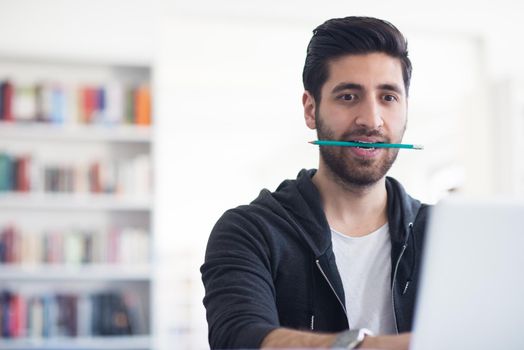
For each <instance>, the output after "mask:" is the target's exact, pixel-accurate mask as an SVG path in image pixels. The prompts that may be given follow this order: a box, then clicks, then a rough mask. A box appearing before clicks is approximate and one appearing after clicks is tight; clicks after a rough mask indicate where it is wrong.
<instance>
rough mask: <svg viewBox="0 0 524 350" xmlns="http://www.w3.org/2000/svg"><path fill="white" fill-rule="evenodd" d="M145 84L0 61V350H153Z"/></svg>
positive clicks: (83, 70)
mask: <svg viewBox="0 0 524 350" xmlns="http://www.w3.org/2000/svg"><path fill="white" fill-rule="evenodd" d="M151 76H152V74H151V67H149V66H148V65H146V64H137V63H133V62H131V63H129V62H101V61H96V62H79V61H71V62H68V61H64V60H62V59H61V58H60V57H54V58H53V57H23V58H16V59H14V58H12V57H3V56H0V281H1V283H0V348H1V349H122V350H124V349H137V350H138V349H151V348H152V347H153V345H152V344H153V341H152V336H151V323H152V319H153V316H152V308H151V301H152V297H153V294H154V293H153V292H152V288H153V285H154V281H153V275H154V271H153V267H152V265H151V261H152V257H151V247H152V243H153V238H154V235H153V233H152V229H151V221H152V219H151V218H152V215H153V209H154V208H153V205H152V192H153V191H152V189H153V186H152V183H151V181H152V180H151V179H152V176H151V175H152V171H153V164H152V149H153V137H152V130H153V123H152V120H151V119H152V117H151V114H152V113H151V99H152V97H151V91H150V88H149V86H150V81H151ZM107 320H109V321H107Z"/></svg>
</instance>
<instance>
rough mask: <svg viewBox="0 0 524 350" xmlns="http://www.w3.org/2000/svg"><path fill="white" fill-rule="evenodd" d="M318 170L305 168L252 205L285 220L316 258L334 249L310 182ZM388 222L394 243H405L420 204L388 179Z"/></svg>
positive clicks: (317, 193)
mask: <svg viewBox="0 0 524 350" xmlns="http://www.w3.org/2000/svg"><path fill="white" fill-rule="evenodd" d="M315 173H316V169H310V170H306V169H302V170H301V171H300V172H299V174H298V176H297V179H296V180H285V181H283V182H282V183H281V184H280V185H279V186H278V188H277V189H276V190H275V191H274V192H270V191H269V190H267V189H264V190H262V191H261V192H260V195H259V196H258V198H257V199H255V200H254V201H253V202H252V203H251V204H253V205H256V206H262V207H263V208H264V209H266V210H270V211H272V212H273V213H274V214H276V215H278V216H280V217H282V218H284V219H285V220H286V221H288V222H289V223H290V224H291V225H292V226H293V227H294V228H296V232H290V233H289V234H292V235H298V237H297V238H299V239H300V240H302V241H304V242H306V243H307V245H308V246H309V247H310V249H311V250H312V251H313V253H314V255H315V256H317V257H318V256H321V255H323V254H324V253H325V252H326V251H327V250H328V249H330V247H331V233H330V228H329V224H328V222H327V219H326V216H325V214H324V209H323V207H322V201H321V198H320V193H319V192H318V189H317V187H316V186H315V185H314V184H313V182H312V181H311V178H312V177H313V175H315ZM386 190H387V196H388V204H387V205H388V221H389V227H390V233H391V239H392V242H393V243H401V242H402V243H403V242H404V241H405V239H406V238H407V236H406V235H407V230H408V226H409V224H410V223H411V222H413V221H414V220H415V217H416V214H417V212H418V210H419V208H420V205H421V204H420V202H419V201H418V200H415V199H413V198H411V197H410V196H409V195H408V194H407V193H406V191H405V190H404V188H403V187H402V185H401V184H400V183H399V182H398V181H397V180H395V179H393V178H391V177H386Z"/></svg>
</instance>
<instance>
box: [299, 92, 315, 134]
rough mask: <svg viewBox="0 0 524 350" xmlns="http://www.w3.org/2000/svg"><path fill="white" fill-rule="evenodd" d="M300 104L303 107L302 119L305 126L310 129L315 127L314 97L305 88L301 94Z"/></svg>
mask: <svg viewBox="0 0 524 350" xmlns="http://www.w3.org/2000/svg"><path fill="white" fill-rule="evenodd" d="M302 106H303V107H304V119H305V120H306V125H307V127H308V128H310V129H312V130H314V129H316V128H317V124H316V122H315V110H316V103H315V98H314V97H313V95H311V93H310V92H309V91H307V90H306V91H304V94H303V95H302Z"/></svg>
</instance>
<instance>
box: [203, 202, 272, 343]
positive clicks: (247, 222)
mask: <svg viewBox="0 0 524 350" xmlns="http://www.w3.org/2000/svg"><path fill="white" fill-rule="evenodd" d="M270 266H271V264H270V254H269V249H268V246H267V244H266V243H265V239H264V236H263V233H262V231H261V230H260V228H259V227H257V225H256V224H254V221H253V220H252V219H250V218H249V216H248V214H247V213H246V212H245V211H242V210H239V209H233V210H230V211H227V212H226V213H224V215H223V216H222V217H221V218H220V219H219V220H218V222H217V223H216V225H215V227H214V228H213V230H212V232H211V235H210V237H209V241H208V245H207V249H206V255H205V261H204V264H203V265H202V267H201V269H200V271H201V273H202V281H203V283H204V287H205V297H204V306H205V307H206V316H207V322H208V327H209V345H210V347H211V348H212V349H228V348H229V349H230V348H252V349H253V348H260V344H261V343H262V340H263V339H264V337H265V336H266V335H267V334H268V333H269V332H270V331H272V330H273V329H276V328H278V327H279V320H278V312H277V308H276V303H275V288H274V284H273V279H272V275H271V268H270Z"/></svg>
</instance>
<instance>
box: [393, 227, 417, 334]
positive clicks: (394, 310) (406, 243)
mask: <svg viewBox="0 0 524 350" xmlns="http://www.w3.org/2000/svg"><path fill="white" fill-rule="evenodd" d="M408 227H409V230H408V235H407V237H406V240H405V241H404V245H403V246H402V250H401V251H400V255H399V256H398V259H397V263H396V264H395V271H394V272H393V283H392V284H391V301H392V303H391V304H392V306H393V319H394V320H395V329H396V330H397V334H398V321H397V311H396V308H395V282H396V280H397V271H398V265H399V264H400V260H402V256H403V255H404V252H405V251H406V247H407V246H408V240H409V236H410V233H411V231H412V230H413V223H412V222H410V223H409V224H408ZM408 285H409V282H408V283H407V284H406V287H405V288H404V292H403V294H405V293H406V291H407V289H408Z"/></svg>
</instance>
